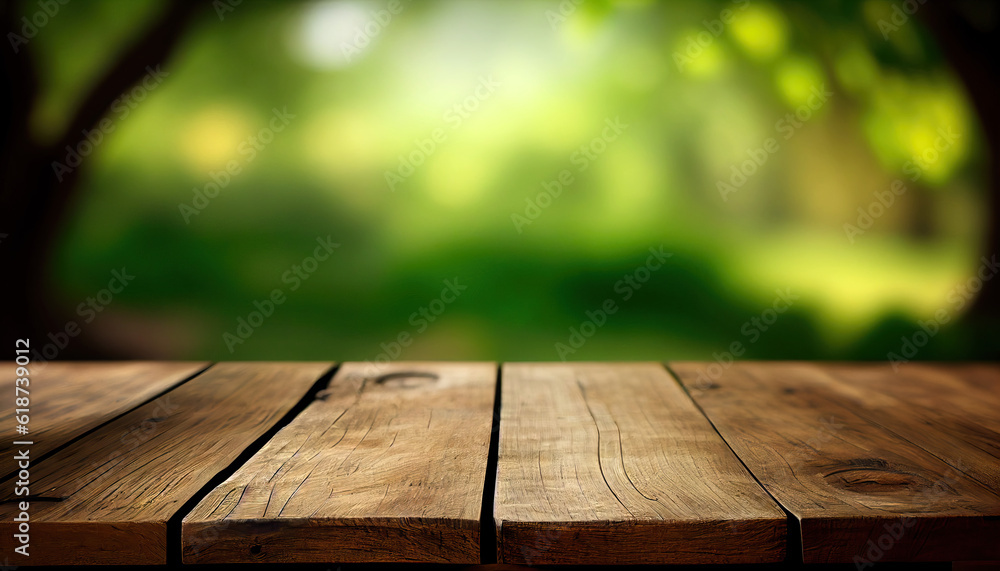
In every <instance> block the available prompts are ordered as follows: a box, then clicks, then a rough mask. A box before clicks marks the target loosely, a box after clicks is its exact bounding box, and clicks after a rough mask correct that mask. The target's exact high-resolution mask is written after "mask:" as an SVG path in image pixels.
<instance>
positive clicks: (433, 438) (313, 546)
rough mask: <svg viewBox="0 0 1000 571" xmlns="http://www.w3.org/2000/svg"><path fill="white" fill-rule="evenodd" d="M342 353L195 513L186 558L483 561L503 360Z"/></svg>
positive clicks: (185, 538)
mask: <svg viewBox="0 0 1000 571" xmlns="http://www.w3.org/2000/svg"><path fill="white" fill-rule="evenodd" d="M364 367H365V366H364V365H363V364H360V363H347V364H345V365H343V366H342V367H341V368H340V370H339V371H338V372H337V375H336V376H335V377H334V379H333V381H332V383H331V385H330V387H329V388H328V389H327V390H325V391H323V392H321V394H320V397H319V398H318V399H317V400H316V402H314V403H312V404H310V405H309V406H308V407H307V408H306V409H305V410H304V411H303V412H302V413H301V414H299V415H298V416H297V417H296V418H295V420H294V421H293V422H292V423H290V424H289V425H288V426H286V427H285V428H284V429H282V430H281V431H280V432H279V433H278V434H277V435H276V436H275V437H274V438H273V439H272V440H271V441H270V442H268V443H267V445H265V446H264V447H263V448H262V449H261V450H260V452H259V453H258V454H257V455H255V456H254V457H253V458H252V459H251V460H250V461H248V462H247V463H246V464H244V465H243V466H242V467H241V468H240V469H239V470H238V471H237V472H236V473H235V474H233V475H232V477H230V478H229V479H228V480H226V481H225V482H224V483H223V484H221V485H219V486H218V487H217V488H215V489H214V490H213V491H212V492H211V493H209V494H208V496H207V497H206V498H205V499H204V500H203V501H201V502H200V503H199V504H198V506H197V507H195V509H194V510H192V511H191V513H190V514H188V515H187V516H186V517H185V518H184V521H183V524H182V543H183V558H184V559H183V560H184V562H185V563H237V562H267V563H288V562H330V561H337V562H344V563H350V562H405V561H414V562H435V563H478V562H479V560H480V516H481V514H480V512H481V509H482V499H483V486H484V482H485V479H486V464H487V457H488V454H489V443H490V431H491V424H492V418H493V398H494V390H495V382H496V365H495V364H492V363H402V362H401V363H393V364H390V365H387V366H386V367H385V369H384V371H382V372H381V374H378V375H369V374H366V372H365V370H364Z"/></svg>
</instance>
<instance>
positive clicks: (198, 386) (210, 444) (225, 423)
mask: <svg viewBox="0 0 1000 571" xmlns="http://www.w3.org/2000/svg"><path fill="white" fill-rule="evenodd" d="M330 367H331V365H330V364H328V363H224V364H219V365H215V366H213V367H211V368H210V369H208V371H206V372H204V373H202V374H201V375H199V376H197V377H195V378H194V379H192V380H190V381H188V382H186V383H184V384H183V385H181V386H179V387H177V388H176V389H174V390H172V391H170V392H169V393H167V394H165V395H164V396H163V397H160V398H158V399H156V400H154V401H153V402H150V403H148V404H146V405H144V406H142V407H139V408H137V409H135V410H133V411H131V412H129V413H128V414H126V415H125V416H122V417H121V418H119V419H117V420H115V421H113V422H111V423H108V424H106V425H104V426H102V427H101V428H99V429H97V430H96V431H94V432H93V433H91V434H89V435H87V436H86V437H84V438H82V439H80V440H78V441H76V442H74V443H72V444H70V445H69V446H67V447H66V448H63V449H62V450H59V451H57V452H56V453H55V454H54V455H52V456H51V457H49V458H47V459H45V460H43V461H41V462H40V463H39V464H37V465H33V466H31V468H30V491H31V495H30V496H28V497H27V498H25V497H21V496H16V495H15V493H14V487H15V486H14V481H12V480H5V481H4V482H0V490H2V494H3V496H2V498H3V500H2V501H0V536H2V537H0V547H2V549H3V553H4V554H5V555H6V554H8V553H9V554H11V556H10V563H11V564H13V565H61V564H105V565H107V564H164V563H166V560H167V554H166V544H167V521H168V520H169V519H170V518H171V517H172V516H173V515H174V514H175V513H176V512H177V510H178V509H179V508H180V507H181V506H182V505H183V504H184V502H186V501H188V500H189V499H190V498H192V497H193V496H194V495H195V494H196V493H198V492H199V490H200V489H201V488H202V487H203V486H204V485H206V484H207V483H208V482H209V480H210V479H211V478H212V477H213V476H215V475H216V474H217V473H218V472H219V471H220V470H222V469H224V468H226V467H227V466H228V465H229V464H230V463H232V462H233V460H235V459H236V458H237V457H238V456H239V454H240V453H241V452H242V451H243V450H244V449H245V448H246V446H247V445H249V444H251V443H252V442H253V441H254V440H255V439H257V438H258V437H259V436H261V435H263V434H264V433H265V432H266V431H267V430H268V428H270V427H271V426H273V424H274V423H275V422H277V421H278V420H279V419H280V418H281V417H282V416H283V415H284V414H286V413H287V412H288V411H289V410H290V409H291V408H292V407H293V406H294V405H295V404H296V403H297V402H298V401H300V400H301V399H302V397H303V396H304V395H305V394H306V393H307V392H308V390H309V389H310V388H311V387H312V386H313V385H314V384H315V382H316V381H317V380H318V379H319V378H320V377H321V376H322V375H323V373H325V372H326V371H328V370H329V369H330ZM25 499H27V500H28V501H29V502H30V506H29V514H30V533H29V536H30V543H29V546H30V548H29V554H30V556H29V557H24V556H23V555H19V554H16V553H15V552H14V547H15V539H14V538H13V534H14V533H17V531H15V529H16V527H15V524H16V523H17V522H15V521H13V520H14V517H15V515H16V514H17V513H19V512H20V509H19V508H20V506H19V502H20V501H24V500H25ZM17 545H19V543H17Z"/></svg>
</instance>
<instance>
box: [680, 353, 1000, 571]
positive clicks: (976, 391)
mask: <svg viewBox="0 0 1000 571" xmlns="http://www.w3.org/2000/svg"><path fill="white" fill-rule="evenodd" d="M671 367H672V368H673V369H674V371H676V373H677V374H678V375H679V377H680V378H681V380H682V381H683V382H684V384H685V385H686V386H687V387H688V389H689V391H690V392H691V394H692V396H693V397H694V399H695V400H696V402H698V404H699V405H700V406H701V407H702V408H703V409H704V411H705V413H706V414H707V415H708V417H709V419H710V420H711V421H712V422H713V424H714V425H715V426H716V428H717V429H718V430H719V433H720V434H722V436H723V437H724V438H725V439H726V441H727V442H728V443H729V444H730V446H732V448H733V450H734V451H735V452H736V454H737V455H738V456H739V457H740V458H741V459H742V460H743V462H744V463H745V464H746V465H747V467H748V468H749V469H750V471H751V472H753V474H754V475H755V476H756V477H757V479H758V480H759V481H760V482H761V483H762V484H763V485H764V487H765V488H767V490H768V491H769V492H771V494H772V495H773V496H774V498H775V499H777V500H778V502H780V503H781V504H782V505H783V506H784V507H785V508H786V509H787V510H789V511H790V512H791V513H792V514H793V515H794V516H795V517H797V518H798V519H799V521H800V523H801V529H802V544H803V557H804V560H805V561H806V562H807V563H828V562H829V563H833V562H854V563H856V564H858V565H861V566H867V564H868V563H874V562H876V561H947V560H970V559H998V558H1000V543H997V541H996V538H997V537H1000V493H998V490H997V488H996V485H995V483H996V481H997V472H998V470H1000V462H998V460H997V458H998V454H997V452H998V446H1000V433H998V428H1000V425H998V422H997V420H998V411H1000V408H998V407H997V404H996V401H997V394H998V391H1000V384H998V382H997V381H998V371H997V369H996V368H995V367H994V368H978V369H954V370H950V369H949V368H947V367H928V366H923V365H909V366H905V367H904V368H903V369H902V370H901V371H900V373H899V374H898V375H896V374H894V373H893V370H892V368H891V367H890V366H889V365H887V364H877V365H852V366H845V365H825V366H824V365H817V364H807V363H751V362H744V363H737V364H733V365H731V366H729V367H728V368H723V367H721V366H720V365H718V364H707V363H672V364H671ZM699 379H700V380H699ZM975 401H979V402H975ZM991 407H993V408H992V409H991Z"/></svg>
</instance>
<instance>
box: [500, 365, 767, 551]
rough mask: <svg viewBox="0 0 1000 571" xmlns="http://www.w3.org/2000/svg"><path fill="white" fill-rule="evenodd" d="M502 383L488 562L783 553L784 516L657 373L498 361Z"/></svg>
mask: <svg viewBox="0 0 1000 571" xmlns="http://www.w3.org/2000/svg"><path fill="white" fill-rule="evenodd" d="M501 384H502V392H503V395H502V400H501V402H502V406H501V421H500V443H499V459H498V467H497V489H496V502H495V507H494V516H495V522H496V526H497V536H498V554H499V555H498V559H499V560H500V562H502V563H517V564H613V563H727V562H728V563H751V562H773V561H780V560H782V559H783V558H784V554H785V545H786V537H785V526H786V516H785V514H784V512H783V511H782V510H781V509H780V508H779V507H778V506H777V505H776V504H775V503H774V502H773V500H771V498H769V497H768V495H767V494H766V493H765V492H764V491H763V490H762V489H761V488H760V486H759V485H758V484H757V483H756V482H755V481H754V479H753V478H752V477H751V476H750V474H749V473H748V472H747V471H746V469H745V468H744V467H743V465H742V464H741V463H740V461H739V460H738V459H737V458H736V457H735V456H734V455H733V453H732V452H731V451H730V449H729V448H728V447H727V445H726V444H725V442H723V440H722V439H721V438H720V437H719V435H718V434H717V433H716V432H715V430H714V429H713V428H712V426H711V425H710V424H709V423H708V421H707V420H706V419H705V418H704V416H702V414H701V413H700V412H699V411H698V410H697V408H696V407H695V406H694V404H693V403H692V402H691V400H690V399H689V398H688V396H687V395H685V394H684V392H683V390H682V389H681V388H680V386H679V385H678V384H677V382H676V381H675V380H674V379H673V378H671V377H670V376H669V375H668V373H667V372H666V370H665V369H664V368H663V366H662V365H660V364H657V363H622V364H611V363H606V364H598V363H591V364H584V363H579V364H568V363H567V364H558V363H556V364H549V363H547V364H533V363H517V364H505V365H504V366H503V374H502V375H501Z"/></svg>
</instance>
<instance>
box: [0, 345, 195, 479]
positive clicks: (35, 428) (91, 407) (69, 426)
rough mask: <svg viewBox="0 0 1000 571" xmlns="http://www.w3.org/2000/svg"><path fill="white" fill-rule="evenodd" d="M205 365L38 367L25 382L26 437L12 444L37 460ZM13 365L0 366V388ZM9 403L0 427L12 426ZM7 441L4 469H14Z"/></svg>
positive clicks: (1, 446)
mask: <svg viewBox="0 0 1000 571" xmlns="http://www.w3.org/2000/svg"><path fill="white" fill-rule="evenodd" d="M207 366H208V363H156V362H149V361H143V362H138V361H134V362H128V361H123V362H113V363H107V362H105V363H101V362H78V363H74V362H68V361H57V362H52V363H46V364H45V365H43V366H39V367H36V366H29V367H28V370H29V371H30V372H31V374H30V375H29V376H28V377H27V379H28V383H26V384H22V385H19V386H23V388H25V389H27V390H28V391H29V395H28V396H29V398H30V406H29V409H30V422H29V424H28V426H27V428H28V430H29V432H28V434H26V435H18V436H17V438H16V439H20V440H29V441H32V442H34V444H33V445H32V447H31V453H32V455H33V456H34V457H36V458H37V457H39V456H41V455H43V454H45V453H47V452H49V451H51V450H54V449H56V448H58V447H59V446H62V445H63V444H65V443H67V442H69V441H70V440H72V439H74V438H76V437H77V436H79V435H81V434H83V433H85V432H87V431H88V430H91V429H93V428H95V427H97V426H100V425H101V424H103V423H105V422H107V421H108V420H111V419H112V418H115V417H116V416H118V415H120V414H122V413H125V412H128V411H129V410H132V409H133V408H135V407H136V406H138V405H139V404H141V403H143V402H145V401H147V400H149V399H151V398H153V397H154V396H156V395H157V394H159V393H162V392H163V391H165V390H167V389H169V388H171V387H173V386H175V385H177V384H178V383H180V382H182V381H183V380H184V379H187V378H189V377H190V376H191V375H194V374H195V373H197V372H198V371H200V370H202V369H204V368H205V367H207ZM16 367H17V365H15V364H14V363H4V364H3V368H2V375H0V383H2V386H4V387H13V386H14V380H15V379H16V378H17V376H16V375H15V370H16ZM14 409H15V406H14V399H4V403H3V414H2V415H0V426H4V427H8V428H10V427H13V426H14V425H15V422H14V416H15V414H14V413H15V410H14ZM11 442H12V440H9V439H5V440H4V441H3V442H0V455H2V457H3V458H4V464H3V467H4V470H3V472H2V474H0V475H6V474H10V473H11V472H13V471H14V469H15V467H14V464H13V461H12V460H11V458H12V457H13V450H14V445H13V444H11Z"/></svg>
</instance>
